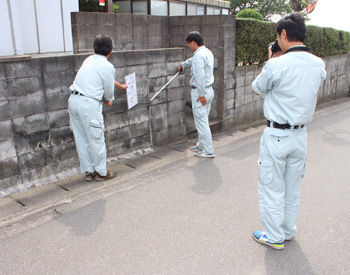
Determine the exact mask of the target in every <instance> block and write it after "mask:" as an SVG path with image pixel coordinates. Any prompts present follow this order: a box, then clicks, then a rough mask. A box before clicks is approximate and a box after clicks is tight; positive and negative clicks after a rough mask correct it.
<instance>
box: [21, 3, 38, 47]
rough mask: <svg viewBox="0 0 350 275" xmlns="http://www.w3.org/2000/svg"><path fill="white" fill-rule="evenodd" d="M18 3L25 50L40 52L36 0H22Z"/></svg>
mask: <svg viewBox="0 0 350 275" xmlns="http://www.w3.org/2000/svg"><path fill="white" fill-rule="evenodd" d="M17 1H18V0H17ZM20 3H21V4H20V5H18V6H17V7H18V12H19V15H20V16H19V22H18V23H19V24H17V25H20V27H21V30H22V41H23V52H24V53H38V52H39V45H38V42H39V40H38V32H37V26H36V16H35V9H34V0H20Z"/></svg>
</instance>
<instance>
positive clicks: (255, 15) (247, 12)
mask: <svg viewBox="0 0 350 275" xmlns="http://www.w3.org/2000/svg"><path fill="white" fill-rule="evenodd" d="M236 18H250V19H256V20H260V21H264V17H263V16H262V15H261V14H260V13H259V12H257V11H256V10H254V9H244V10H241V11H240V12H238V13H237V14H236Z"/></svg>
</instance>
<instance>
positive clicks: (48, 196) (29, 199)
mask: <svg viewBox="0 0 350 275" xmlns="http://www.w3.org/2000/svg"><path fill="white" fill-rule="evenodd" d="M67 195H69V192H68V191H65V190H64V189H62V188H60V187H59V186H58V185H57V184H55V183H50V184H45V185H41V186H37V187H34V188H31V189H29V190H27V191H25V192H23V193H17V194H13V195H12V197H13V198H14V199H16V200H19V201H20V202H22V203H23V204H24V205H25V208H33V207H38V208H39V207H42V206H44V205H49V204H52V203H54V202H55V201H59V200H62V199H63V198H65V197H66V196H67Z"/></svg>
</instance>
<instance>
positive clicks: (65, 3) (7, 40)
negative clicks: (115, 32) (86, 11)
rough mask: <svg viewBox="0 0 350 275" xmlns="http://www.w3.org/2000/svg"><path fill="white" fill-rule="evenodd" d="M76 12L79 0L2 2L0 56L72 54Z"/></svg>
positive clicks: (0, 3) (0, 13) (1, 0)
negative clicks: (73, 23) (72, 18)
mask: <svg viewBox="0 0 350 275" xmlns="http://www.w3.org/2000/svg"><path fill="white" fill-rule="evenodd" d="M8 3H10V4H11V6H10V7H11V9H9V8H8ZM9 11H11V14H9ZM74 11H79V1H78V0H0V24H1V28H0V41H1V43H0V56H8V55H21V54H23V53H24V54H32V53H48V52H64V51H72V50H73V42H72V27H71V15H70V13H71V12H74ZM11 23H12V24H11Z"/></svg>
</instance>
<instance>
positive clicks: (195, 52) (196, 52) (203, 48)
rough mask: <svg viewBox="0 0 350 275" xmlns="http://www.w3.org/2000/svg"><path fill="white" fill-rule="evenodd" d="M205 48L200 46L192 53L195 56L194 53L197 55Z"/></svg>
mask: <svg viewBox="0 0 350 275" xmlns="http://www.w3.org/2000/svg"><path fill="white" fill-rule="evenodd" d="M204 48H205V46H204V45H203V46H200V47H199V48H198V49H197V50H196V51H195V52H194V53H193V55H195V54H196V53H198V52H199V51H200V50H201V49H204Z"/></svg>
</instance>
